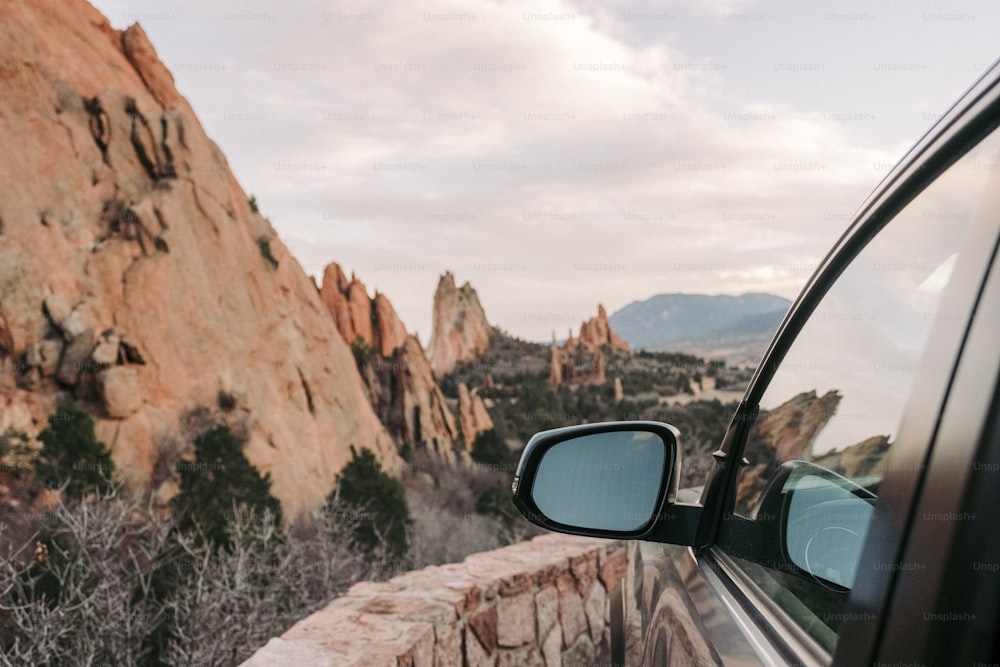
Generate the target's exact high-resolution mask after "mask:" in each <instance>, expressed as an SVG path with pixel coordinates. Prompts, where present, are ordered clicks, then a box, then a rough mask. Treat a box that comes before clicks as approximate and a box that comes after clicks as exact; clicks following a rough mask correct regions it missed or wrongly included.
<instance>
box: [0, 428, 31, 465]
mask: <svg viewBox="0 0 1000 667" xmlns="http://www.w3.org/2000/svg"><path fill="white" fill-rule="evenodd" d="M30 443H31V438H29V437H28V434H27V433H25V432H24V431H18V430H17V429H15V428H13V427H10V428H8V429H7V430H6V431H4V432H3V433H0V470H3V471H5V472H13V473H14V475H15V476H20V473H21V471H22V470H27V469H28V468H29V467H31V464H33V462H34V459H35V450H34V449H32V447H31V444H30Z"/></svg>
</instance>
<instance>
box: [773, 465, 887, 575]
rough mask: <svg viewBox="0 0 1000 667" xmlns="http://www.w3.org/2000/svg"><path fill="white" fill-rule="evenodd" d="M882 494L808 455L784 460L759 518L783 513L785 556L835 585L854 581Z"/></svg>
mask: <svg viewBox="0 0 1000 667" xmlns="http://www.w3.org/2000/svg"><path fill="white" fill-rule="evenodd" d="M876 500H877V497H876V495H875V494H874V493H872V492H871V491H869V490H868V489H866V488H864V487H862V486H859V485H857V484H855V483H854V482H852V481H851V480H849V479H847V478H846V477H842V476H841V475H838V474H837V473H835V472H833V471H831V470H827V469H826V468H823V467H821V466H818V465H816V464H814V463H810V462H807V461H788V462H786V463H784V464H782V466H781V468H780V469H779V471H778V473H777V474H776V475H775V477H774V479H773V480H772V483H771V484H770V486H769V487H768V490H767V491H765V493H764V496H763V499H762V501H761V505H760V507H759V508H758V511H757V516H758V519H759V520H760V519H763V520H764V521H767V520H768V518H777V520H778V524H779V525H778V526H777V528H778V529H779V532H780V539H779V540H778V542H779V544H780V549H781V553H780V560H781V562H782V563H784V564H785V567H788V566H792V567H790V568H789V569H793V570H796V571H800V572H801V573H803V574H804V575H805V576H808V577H811V578H813V579H815V580H817V581H818V582H819V583H821V584H823V585H824V586H826V587H827V588H830V589H831V590H837V591H848V590H850V589H851V588H853V586H854V579H855V576H856V574H857V568H858V564H859V562H860V560H861V550H862V548H863V547H864V543H865V536H866V535H867V533H868V526H869V525H870V523H871V520H872V515H873V513H874V511H875V502H876Z"/></svg>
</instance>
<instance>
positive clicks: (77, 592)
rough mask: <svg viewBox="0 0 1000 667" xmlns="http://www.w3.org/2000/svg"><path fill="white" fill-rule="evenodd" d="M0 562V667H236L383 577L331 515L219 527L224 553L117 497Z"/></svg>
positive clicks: (242, 516) (382, 557) (61, 521)
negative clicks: (357, 587)
mask: <svg viewBox="0 0 1000 667" xmlns="http://www.w3.org/2000/svg"><path fill="white" fill-rule="evenodd" d="M49 518H50V520H49V521H48V523H47V524H46V525H45V526H44V527H43V528H42V529H41V531H40V532H38V533H36V534H35V535H34V536H33V537H32V538H31V539H30V540H28V541H26V542H24V543H22V545H21V546H20V548H18V549H15V550H14V552H13V553H12V554H11V557H10V558H7V559H5V560H3V561H0V665H4V666H6V665H29V664H30V665H60V666H61V665H69V666H73V665H94V664H116V665H117V664H121V665H141V664H167V665H233V664H238V663H239V662H241V661H243V660H245V659H246V658H248V657H249V656H250V655H251V654H252V653H253V652H254V651H255V650H256V649H257V648H259V647H260V646H261V645H262V644H264V643H265V642H266V641H267V640H268V639H270V638H271V637H274V636H277V635H280V634H282V633H283V632H285V631H286V630H287V629H288V628H289V627H290V626H291V625H292V624H294V623H295V622H296V621H297V620H299V619H300V618H302V617H304V616H307V615H308V614H310V613H312V612H313V611H315V610H317V609H319V608H320V607H322V606H324V605H325V604H327V603H328V602H329V601H330V600H331V599H332V598H334V597H336V595H338V594H339V593H341V592H343V591H344V590H345V589H346V588H347V587H349V586H350V585H351V584H353V583H355V582H356V581H359V580H363V579H371V578H382V577H384V576H386V575H388V574H391V573H393V572H394V567H393V563H392V562H391V561H390V560H389V559H388V557H387V556H386V550H385V549H384V548H383V549H380V548H376V549H375V550H374V551H372V550H368V551H366V552H365V551H362V550H361V549H359V548H357V547H356V545H355V544H354V542H353V537H352V536H353V530H354V525H353V524H352V522H351V521H352V520H351V514H350V513H349V512H341V511H339V510H338V508H337V507H336V506H332V507H328V508H326V509H324V510H322V511H320V512H317V513H316V514H315V515H313V516H311V517H309V519H308V520H307V521H302V522H300V524H299V525H297V526H295V527H294V528H293V529H291V530H290V531H289V532H288V533H284V532H282V530H281V527H280V525H279V523H278V522H277V521H276V518H275V516H274V515H273V514H271V513H270V512H264V513H257V514H254V513H239V512H234V513H233V515H232V516H231V517H230V522H229V534H230V543H229V546H228V547H219V546H214V545H212V544H211V543H210V542H209V541H208V540H205V539H204V538H203V536H198V535H194V534H191V533H183V532H180V531H178V530H177V528H176V526H175V525H174V523H173V522H172V520H170V519H161V518H159V517H158V516H156V515H155V513H154V512H153V511H152V510H151V509H150V506H149V505H148V502H147V501H142V502H140V501H138V500H130V499H125V498H122V497H120V496H119V495H118V494H117V490H116V489H113V490H111V491H110V492H108V493H106V494H104V495H102V496H95V495H88V496H85V497H84V498H83V499H81V500H80V501H78V502H74V503H72V504H69V505H59V506H58V507H56V508H55V509H53V510H52V512H51V513H50V517H49Z"/></svg>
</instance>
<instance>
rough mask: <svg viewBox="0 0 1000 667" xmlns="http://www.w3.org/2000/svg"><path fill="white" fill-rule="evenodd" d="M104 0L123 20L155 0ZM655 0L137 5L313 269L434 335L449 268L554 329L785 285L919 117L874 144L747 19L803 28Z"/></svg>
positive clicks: (490, 309)
mask: <svg viewBox="0 0 1000 667" xmlns="http://www.w3.org/2000/svg"><path fill="white" fill-rule="evenodd" d="M97 5H98V7H99V8H101V9H103V10H104V11H105V12H106V13H107V14H108V15H109V16H110V18H111V19H112V22H113V23H114V24H115V25H117V26H119V27H121V23H122V21H121V19H122V18H125V17H126V16H127V15H128V14H129V13H131V14H133V15H137V16H141V15H143V14H146V15H148V16H154V14H153V12H154V11H155V10H156V8H157V7H158V6H159V5H157V4H154V3H152V2H146V1H145V0H143V1H140V2H136V1H134V0H130V1H129V2H127V3H126V2H116V1H112V0H104V1H102V2H98V3H97ZM657 7H659V5H656V6H654V5H650V4H645V3H638V2H636V3H631V4H625V5H621V6H620V7H619V6H618V5H616V7H615V9H614V10H612V9H609V8H606V7H604V6H603V5H600V6H599V5H597V4H589V3H582V2H580V3H570V2H565V1H553V2H545V3H540V4H539V3H517V2H494V1H492V0H475V1H469V2H464V3H449V2H437V1H435V2H426V3H419V4H414V3H407V2H403V1H402V0H376V1H371V2H368V1H365V0H356V1H355V0H352V1H351V2H347V3H340V4H337V5H330V4H329V3H325V2H318V1H315V2H314V1H306V0H294V1H289V2H285V3H281V4H278V5H275V4H274V3H270V2H268V3H265V2H250V3H247V2H240V3H237V2H235V1H227V2H222V3H212V4H211V6H210V8H209V7H208V6H203V4H198V3H180V4H178V5H177V8H176V9H173V10H171V12H170V14H172V15H173V18H172V19H169V20H165V19H161V20H156V19H153V20H150V21H148V22H144V27H145V28H146V30H147V32H148V33H149V34H150V35H151V38H152V40H153V42H154V44H155V45H156V47H157V48H158V50H159V52H160V55H161V57H162V58H163V59H164V61H165V62H166V63H167V65H168V67H171V68H172V70H173V71H174V72H175V76H176V78H177V81H178V86H179V88H180V89H181V92H182V93H184V94H185V95H187V96H188V97H189V99H190V100H191V101H192V103H193V106H194V107H195V109H196V110H197V111H198V113H199V114H200V115H201V117H202V119H203V122H204V124H205V126H206V128H207V129H208V132H209V134H210V135H211V136H212V137H213V138H214V139H215V140H216V141H217V142H218V143H219V144H220V146H221V148H222V150H223V151H224V152H225V153H226V154H227V156H228V157H229V160H230V163H231V165H232V166H233V168H234V171H235V172H236V174H237V177H238V178H239V179H240V181H241V183H242V185H243V186H244V188H245V189H247V190H248V191H251V192H253V193H255V194H256V195H257V198H258V201H259V202H260V205H261V207H262V210H263V212H264V213H265V214H268V215H269V216H270V217H271V219H272V222H273V223H274V224H275V226H276V228H277V229H278V231H279V233H280V234H281V236H282V238H283V239H284V240H285V241H286V243H287V244H288V245H289V247H290V248H291V249H292V251H293V252H294V253H295V255H296V256H297V257H298V259H299V260H300V262H301V263H302V264H303V266H304V267H305V268H306V270H307V271H308V272H310V273H313V274H319V273H320V271H321V268H322V266H323V265H324V264H325V263H327V262H329V261H337V262H340V263H341V264H342V265H344V266H345V267H346V268H347V269H348V270H355V271H356V272H357V273H358V275H359V277H361V278H362V279H363V280H364V281H365V282H366V283H367V284H368V285H369V286H370V287H371V288H373V289H379V290H380V291H382V292H384V293H385V294H387V295H388V296H389V297H390V299H391V300H392V301H393V303H394V304H395V305H396V307H397V309H398V310H399V312H400V314H401V316H402V318H403V320H404V322H405V323H406V324H407V326H408V327H409V328H410V329H415V330H417V331H419V332H420V333H421V335H422V336H423V338H424V340H425V341H426V340H427V338H428V336H429V333H430V331H429V326H430V322H429V313H430V309H431V297H432V294H433V289H434V285H435V284H436V280H437V276H438V275H439V274H440V273H442V272H444V271H445V270H447V269H452V270H454V271H455V272H456V277H457V278H458V279H459V280H460V281H461V280H470V281H471V282H472V283H473V285H474V286H475V287H476V288H477V289H478V291H479V292H480V296H481V298H482V301H483V303H484V305H485V307H486V310H487V313H488V315H489V316H490V317H491V319H492V320H493V321H494V322H495V323H497V324H499V325H500V326H502V327H504V328H506V329H508V330H510V331H511V332H512V333H515V334H518V335H521V336H524V337H527V338H532V339H545V338H547V337H548V334H549V331H550V330H551V329H552V328H557V329H559V331H560V335H562V333H561V332H562V331H563V330H564V329H565V328H566V326H569V325H570V324H572V325H573V326H575V325H576V324H577V323H578V322H579V321H580V320H582V319H584V317H586V316H589V315H590V314H592V313H593V312H595V310H596V303H597V302H598V301H602V302H604V303H605V305H606V306H607V307H608V308H609V310H612V311H613V310H614V309H615V308H618V307H621V306H623V305H625V304H626V303H628V302H630V301H633V300H636V299H642V298H646V297H648V296H650V295H652V294H655V293H658V292H665V291H688V292H708V293H720V292H723V293H738V292H743V291H748V290H752V291H773V292H776V293H778V294H781V295H783V296H788V297H791V296H794V295H795V293H796V292H797V290H798V288H799V287H800V286H801V285H802V284H803V283H804V282H805V280H806V279H807V278H808V275H809V271H808V269H807V268H805V267H808V266H811V265H812V264H813V263H814V262H816V261H818V259H819V258H820V257H821V256H822V254H824V253H825V251H826V249H827V248H828V247H829V245H830V244H832V243H833V241H834V240H835V239H836V237H837V236H838V235H839V233H840V232H841V231H842V230H843V229H844V228H845V227H846V225H847V222H848V214H849V213H850V212H851V210H852V209H853V207H854V206H856V205H858V204H859V203H860V202H861V200H862V199H863V198H864V196H865V195H866V194H867V193H868V192H869V191H870V190H871V189H872V187H874V185H875V184H876V183H877V182H878V180H879V179H880V177H881V175H882V174H883V173H884V172H885V171H886V170H887V167H888V165H890V164H893V163H894V162H895V161H896V160H897V159H898V158H899V157H900V156H901V154H902V151H903V149H904V148H905V145H904V144H906V143H908V142H909V141H912V139H914V138H915V137H916V134H917V133H918V131H919V130H920V129H922V126H923V125H926V124H927V123H926V122H925V121H923V120H922V119H921V122H920V124H917V123H912V124H911V127H912V128H914V129H912V130H910V131H909V136H907V137H905V140H904V138H898V137H897V138H893V139H890V140H886V139H885V138H881V139H880V140H871V139H870V137H869V136H868V135H869V134H871V133H872V131H871V128H872V127H874V126H877V125H879V126H881V124H882V123H890V120H889V119H890V118H891V116H892V114H891V113H889V112H887V111H885V109H884V106H882V105H879V104H876V102H875V101H874V99H875V98H873V97H871V96H868V97H866V95H867V94H868V92H867V90H865V89H861V90H858V89H856V88H854V87H852V86H849V85H845V86H843V88H842V89H841V90H838V91H837V93H836V94H837V95H839V96H840V97H841V98H842V102H838V104H837V106H834V107H831V106H822V105H820V106H817V104H816V103H815V96H817V95H823V94H825V91H826V89H828V88H829V87H830V80H831V77H832V78H833V79H837V76H839V74H838V75H837V76H834V74H836V72H834V73H831V72H830V71H811V72H810V71H796V70H795V67H796V66H802V67H804V66H807V65H809V64H810V62H812V61H810V60H808V58H807V57H806V56H805V55H804V54H803V53H800V52H795V53H792V54H787V55H785V56H782V55H781V54H780V53H776V52H775V48H776V47H775V45H774V44H773V43H771V42H773V40H771V39H764V38H762V35H768V36H769V35H772V34H774V33H775V32H778V33H781V32H782V31H784V32H785V33H787V32H788V31H789V29H790V27H795V25H796V24H794V23H793V24H791V25H789V24H788V23H780V21H778V20H777V19H774V20H772V19H767V21H764V20H763V19H760V18H758V19H757V20H755V21H751V20H750V19H751V18H752V16H751V15H752V14H753V12H755V11H757V8H758V6H757V5H756V4H754V3H745V2H741V3H732V2H726V1H721V0H720V2H717V3H713V5H712V6H711V7H710V8H709V9H701V8H700V6H699V5H697V4H691V3H676V4H671V5H669V6H667V9H666V10H664V9H662V7H661V8H660V9H657ZM795 7H796V6H795V5H792V4H788V3H785V4H783V5H782V6H781V8H780V9H779V10H775V11H777V13H778V14H779V15H780V16H779V18H780V19H781V20H786V19H787V17H789V16H792V18H793V19H794V20H797V21H798V24H797V25H799V26H800V27H801V26H803V25H805V24H806V23H807V21H808V20H815V17H812V18H809V16H806V15H804V12H805V10H801V9H799V10H796V9H795ZM768 11H770V10H768ZM796 11H798V14H795V12H796ZM895 11H900V10H895ZM657 12H658V13H657ZM741 13H742V14H746V15H747V17H748V18H747V19H746V21H742V20H741V21H736V20H735V19H734V18H733V16H736V15H739V14H741ZM810 16H811V15H810ZM776 22H777V25H772V24H775V23H776ZM828 23H831V22H828ZM828 27H831V28H832V29H834V30H835V29H839V28H841V27H843V26H838V25H837V24H836V23H832V25H831V26H828ZM754 31H757V32H756V33H755V32H754ZM722 33H725V35H726V38H725V39H723V38H722V37H720V36H719V35H720V34H722ZM733 34H738V36H739V37H740V38H742V40H743V41H742V42H740V40H739V39H737V40H735V42H736V44H737V45H739V47H740V48H742V49H743V50H744V52H745V53H743V55H742V57H736V56H734V51H733V49H734V45H733V43H732V42H733V40H732V39H731V37H732V35H733ZM796 34H798V33H796ZM755 35H757V36H755ZM823 35H824V36H823V38H822V39H824V40H825V39H828V38H829V35H827V34H826V33H823ZM803 39H805V38H803V37H802V35H799V36H798V37H797V38H796V40H795V41H796V43H802V42H803ZM726 40H729V41H726ZM762 40H763V41H762ZM805 42H806V43H807V42H808V39H805ZM758 47H759V49H760V53H759V54H757V55H755V54H754V53H753V52H752V49H755V48H758ZM803 48H804V47H803ZM838 48H839V47H838ZM841 53H842V50H841V51H838V52H837V53H836V54H834V53H833V52H827V54H826V55H827V57H828V58H830V60H821V61H819V64H820V65H824V66H826V65H825V64H826V63H833V62H834V60H832V59H834V58H842V57H843V56H842V55H841ZM793 56H794V57H793ZM858 57H862V56H858ZM836 62H838V63H841V62H850V63H852V67H853V66H854V65H853V63H854V61H853V60H851V61H843V60H837V61H836ZM748 63H749V64H753V65H755V66H756V69H755V70H753V71H751V72H749V73H747V74H746V77H745V78H741V75H742V74H743V73H746V69H745V68H746V67H748ZM775 63H778V64H781V65H782V66H783V67H785V69H784V70H780V71H779V70H777V69H776V65H775ZM829 68H830V69H831V70H836V69H837V68H836V67H834V66H833V65H832V64H831V65H829ZM874 74H876V73H874V72H873V73H871V74H869V75H867V76H868V79H865V80H866V81H867V80H869V79H870V77H871V76H874ZM970 78H971V76H970ZM895 81H898V79H896V80H895ZM758 82H762V83H761V86H760V87H755V85H754V84H755V83H758ZM776 90H778V91H779V92H778V93H775V91H776ZM863 114H870V115H871V116H872V118H870V119H868V120H865V119H864V116H863ZM852 119H853V120H852ZM894 131H897V132H898V129H894ZM876 134H877V133H876ZM546 314H548V316H547V315H546ZM567 320H572V321H571V322H569V321H567ZM556 325H558V326H556Z"/></svg>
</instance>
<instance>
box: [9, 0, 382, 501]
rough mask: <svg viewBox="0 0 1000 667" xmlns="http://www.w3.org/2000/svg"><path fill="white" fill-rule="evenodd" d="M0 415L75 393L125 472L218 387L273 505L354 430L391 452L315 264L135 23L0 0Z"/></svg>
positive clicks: (20, 419)
mask: <svg viewBox="0 0 1000 667" xmlns="http://www.w3.org/2000/svg"><path fill="white" fill-rule="evenodd" d="M0 63H4V64H3V65H0V72H2V75H0V78H3V95H0V144H2V145H3V151H0V182H2V183H3V187H4V193H5V194H4V197H3V198H2V199H0V239H2V240H0V295H2V303H0V348H2V349H0V431H2V430H5V429H6V428H7V427H13V428H16V429H19V430H23V431H26V432H27V433H28V434H30V435H32V436H34V435H36V434H37V433H38V432H39V431H40V430H41V429H42V428H44V427H45V425H46V417H47V415H48V414H50V412H51V411H52V409H53V406H54V404H55V402H56V401H57V400H58V398H59V397H61V396H66V395H67V394H69V395H72V396H74V397H75V398H76V399H77V400H78V401H80V402H81V403H82V404H83V405H84V406H85V407H86V408H87V410H88V411H90V412H91V413H92V414H93V415H94V416H95V417H96V419H97V424H96V431H97V435H98V437H99V438H100V439H101V440H102V441H103V442H105V443H106V444H107V445H108V446H109V448H110V449H111V452H112V456H113V458H114V460H115V463H116V464H117V467H118V469H119V470H120V471H122V474H123V476H124V477H126V478H127V479H128V480H129V481H130V482H133V483H135V484H139V485H143V484H149V483H150V480H151V479H152V472H153V465H154V462H155V461H156V458H157V442H158V441H159V440H160V439H161V437H162V435H163V434H170V433H175V432H176V431H177V429H178V420H179V417H180V415H181V414H182V413H183V412H184V411H185V410H187V409H189V408H191V407H193V406H197V405H213V406H214V405H215V404H216V402H217V400H218V397H219V396H220V392H224V393H225V394H226V395H227V396H229V397H230V400H232V401H234V402H235V407H233V408H232V410H233V411H234V412H239V413H241V414H243V415H245V416H246V423H247V432H248V436H249V440H248V442H247V444H246V447H245V452H246V454H247V457H248V458H249V459H250V461H251V462H252V463H253V464H254V465H256V466H257V467H258V468H259V469H260V470H261V471H262V472H269V473H270V474H271V478H272V480H273V486H272V489H273V492H274V493H275V495H276V496H277V497H278V498H279V499H280V500H281V501H282V503H283V504H284V508H285V515H286V516H289V517H294V516H295V515H296V514H297V513H298V512H299V511H300V510H302V509H305V508H307V507H310V506H314V505H315V504H317V503H320V502H322V501H323V499H324V497H325V496H326V494H327V493H329V491H330V489H331V488H332V487H333V483H334V478H335V476H336V474H337V472H338V471H339V470H340V469H341V468H342V467H343V465H344V464H345V463H346V462H347V460H348V459H349V458H350V449H349V447H350V445H352V444H354V445H356V446H365V447H369V448H371V449H372V450H374V451H375V452H376V453H377V454H378V455H379V456H380V457H381V458H382V460H383V461H385V462H386V463H387V464H391V463H393V462H394V461H396V460H397V459H396V456H397V455H396V452H395V449H394V447H393V443H392V440H391V438H389V436H388V434H387V433H386V432H385V430H384V429H383V427H382V425H381V424H380V423H379V421H378V419H377V417H376V415H375V413H374V411H373V410H372V409H371V406H370V404H369V402H368V400H367V398H366V395H365V387H364V384H363V383H362V382H361V378H360V376H359V374H358V372H357V369H356V366H355V363H354V359H353V358H352V356H351V352H350V349H349V347H348V345H346V344H344V343H343V341H342V340H341V338H340V336H339V335H338V333H337V328H336V327H335V326H334V323H333V322H332V320H331V319H330V317H329V316H328V315H327V313H326V309H325V308H324V307H323V304H322V303H321V301H320V299H319V296H318V294H317V292H316V289H315V286H314V285H313V283H312V281H311V280H310V279H309V278H308V276H306V274H305V273H304V272H303V271H302V269H301V268H300V267H299V265H298V264H297V263H296V261H295V260H294V258H292V257H291V255H290V254H289V253H288V251H287V249H286V248H285V246H284V245H283V244H282V243H281V241H280V240H279V239H277V238H276V236H275V232H274V230H273V228H272V227H271V225H270V224H269V223H268V221H267V220H266V219H264V218H263V217H261V216H260V215H259V214H258V213H256V212H254V211H253V210H251V207H250V205H249V203H248V197H247V195H246V193H245V192H244V191H243V190H242V188H241V187H240V185H239V184H238V183H237V182H236V179H235V178H234V176H233V174H232V173H231V172H230V171H229V168H228V166H227V165H226V159H225V157H224V156H223V154H222V153H221V152H220V151H219V149H218V148H217V147H216V146H215V144H213V143H212V141H211V140H209V138H208V137H207V136H206V135H205V132H204V130H203V128H202V127H201V124H200V123H199V122H198V119H197V118H196V117H195V114H194V112H193V111H192V109H191V107H190V106H189V105H188V103H187V102H186V101H185V100H184V98H183V97H181V96H180V95H179V94H178V92H177V91H176V89H175V88H174V84H173V80H172V78H171V76H170V73H169V72H168V71H167V69H166V68H165V67H164V65H163V64H162V63H161V62H160V61H159V59H158V58H157V56H156V53H155V51H154V49H153V47H152V45H151V44H150V43H149V40H148V39H147V37H146V35H145V33H144V32H143V30H142V28H141V27H139V26H138V25H134V26H132V27H130V28H128V29H127V30H125V31H117V30H115V29H113V28H112V27H111V25H110V24H109V23H108V21H107V20H106V19H105V18H104V17H103V16H101V15H100V14H99V13H98V12H97V11H96V10H95V9H93V8H91V7H90V6H89V5H87V4H86V3H84V2H80V1H78V0H59V1H56V0H37V1H33V2H25V3H9V2H7V3H0Z"/></svg>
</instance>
